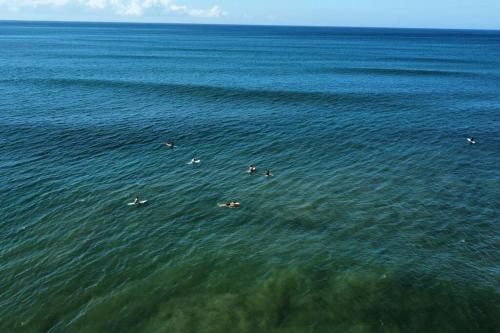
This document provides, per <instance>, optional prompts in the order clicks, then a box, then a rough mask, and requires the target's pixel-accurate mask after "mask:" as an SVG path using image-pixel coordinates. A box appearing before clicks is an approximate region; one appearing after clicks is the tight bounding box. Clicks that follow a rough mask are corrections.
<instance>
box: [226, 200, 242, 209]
mask: <svg viewBox="0 0 500 333" xmlns="http://www.w3.org/2000/svg"><path fill="white" fill-rule="evenodd" d="M239 206H240V203H239V202H236V201H231V202H226V207H231V208H235V207H239Z"/></svg>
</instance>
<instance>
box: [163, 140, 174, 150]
mask: <svg viewBox="0 0 500 333" xmlns="http://www.w3.org/2000/svg"><path fill="white" fill-rule="evenodd" d="M165 146H167V147H169V148H174V147H175V143H174V142H173V141H167V143H165Z"/></svg>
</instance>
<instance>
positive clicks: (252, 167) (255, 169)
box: [247, 164, 257, 173]
mask: <svg viewBox="0 0 500 333" xmlns="http://www.w3.org/2000/svg"><path fill="white" fill-rule="evenodd" d="M255 171H257V168H256V167H255V166H254V165H253V164H252V165H250V166H249V167H248V171H247V172H248V173H254V172H255Z"/></svg>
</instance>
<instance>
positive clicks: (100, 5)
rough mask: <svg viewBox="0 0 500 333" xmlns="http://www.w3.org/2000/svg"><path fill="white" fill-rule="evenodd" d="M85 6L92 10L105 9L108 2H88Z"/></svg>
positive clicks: (105, 0)
mask: <svg viewBox="0 0 500 333" xmlns="http://www.w3.org/2000/svg"><path fill="white" fill-rule="evenodd" d="M85 5H86V6H88V7H90V8H95V9H103V8H105V7H106V5H107V0H88V1H86V2H85Z"/></svg>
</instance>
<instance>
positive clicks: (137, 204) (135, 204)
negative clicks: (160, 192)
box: [127, 200, 148, 206]
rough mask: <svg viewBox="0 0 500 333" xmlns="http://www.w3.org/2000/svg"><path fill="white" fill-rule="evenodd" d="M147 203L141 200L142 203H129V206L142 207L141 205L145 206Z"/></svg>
mask: <svg viewBox="0 0 500 333" xmlns="http://www.w3.org/2000/svg"><path fill="white" fill-rule="evenodd" d="M147 202H148V201H147V200H141V201H139V203H135V202H129V203H128V204H127V205H129V206H140V205H144V204H145V203H147Z"/></svg>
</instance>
